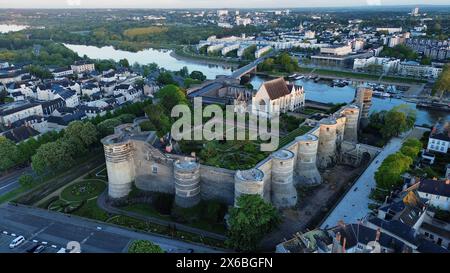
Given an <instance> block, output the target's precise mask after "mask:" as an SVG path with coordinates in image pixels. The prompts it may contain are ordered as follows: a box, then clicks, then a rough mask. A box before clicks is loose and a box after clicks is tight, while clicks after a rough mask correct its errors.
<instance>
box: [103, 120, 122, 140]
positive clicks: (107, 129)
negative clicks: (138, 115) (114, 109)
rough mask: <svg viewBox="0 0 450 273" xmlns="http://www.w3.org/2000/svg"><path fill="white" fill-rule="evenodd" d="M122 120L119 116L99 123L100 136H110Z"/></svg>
mask: <svg viewBox="0 0 450 273" xmlns="http://www.w3.org/2000/svg"><path fill="white" fill-rule="evenodd" d="M120 124H122V122H121V121H120V120H119V119H117V118H110V119H107V120H104V121H102V122H100V123H99V124H97V130H98V132H99V133H100V136H102V137H104V136H108V135H111V134H113V133H114V128H115V127H116V126H119V125H120Z"/></svg>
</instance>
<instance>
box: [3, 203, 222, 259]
mask: <svg viewBox="0 0 450 273" xmlns="http://www.w3.org/2000/svg"><path fill="white" fill-rule="evenodd" d="M98 227H100V229H99V228H98ZM11 233H14V234H16V235H17V236H18V235H22V236H24V237H25V238H26V239H27V242H26V243H25V244H24V247H22V248H17V249H14V250H12V251H11V250H10V249H9V247H8V245H9V242H10V239H11V238H13V237H12V236H10V235H11ZM0 234H1V235H0V253H1V252H17V251H19V252H24V251H25V250H26V249H25V246H26V247H30V246H31V245H32V244H33V243H35V244H36V243H42V242H45V243H47V245H48V246H52V245H53V246H54V247H53V249H54V250H57V249H60V248H61V247H66V246H67V243H68V242H69V241H77V242H79V243H80V245H81V251H82V252H83V253H118V252H119V253H120V252H127V249H128V245H129V244H130V242H131V241H132V240H136V239H143V240H149V241H152V242H154V243H156V244H158V245H160V246H161V247H162V248H163V249H164V250H165V251H167V252H187V251H188V249H193V250H194V252H199V253H214V252H219V251H218V250H216V249H213V248H209V247H206V246H203V245H197V244H192V243H188V242H182V241H178V240H174V239H171V238H167V237H163V236H159V235H156V234H155V235H154V234H148V233H141V232H135V231H132V230H129V229H126V228H120V227H118V226H114V225H109V224H106V223H102V222H97V221H93V220H89V219H85V218H81V217H76V216H69V215H65V214H61V213H57V212H50V211H47V210H43V209H38V208H33V207H27V206H21V205H18V206H15V205H11V204H4V205H2V206H0ZM33 241H35V242H33ZM54 252H56V251H54Z"/></svg>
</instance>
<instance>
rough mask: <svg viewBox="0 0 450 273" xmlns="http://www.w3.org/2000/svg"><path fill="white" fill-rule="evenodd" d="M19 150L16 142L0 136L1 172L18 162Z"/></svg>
mask: <svg viewBox="0 0 450 273" xmlns="http://www.w3.org/2000/svg"><path fill="white" fill-rule="evenodd" d="M18 155H19V150H18V149H17V146H16V144H15V143H14V142H12V141H11V140H9V139H7V138H6V137H4V136H0V172H3V171H6V170H8V169H10V168H12V167H14V166H15V165H16V163H17V158H18Z"/></svg>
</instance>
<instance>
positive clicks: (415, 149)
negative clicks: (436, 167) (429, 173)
mask: <svg viewBox="0 0 450 273" xmlns="http://www.w3.org/2000/svg"><path fill="white" fill-rule="evenodd" d="M421 150H422V142H420V140H418V139H417V138H410V139H408V140H406V141H405V143H403V145H402V148H401V149H400V152H401V153H402V154H404V155H406V156H408V157H410V158H411V159H413V160H414V159H415V158H416V157H417V155H418V154H419V152H420V151H421Z"/></svg>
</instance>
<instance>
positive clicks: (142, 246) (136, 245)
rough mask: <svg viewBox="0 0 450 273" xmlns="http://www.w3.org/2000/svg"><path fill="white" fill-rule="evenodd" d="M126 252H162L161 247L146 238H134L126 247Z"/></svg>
mask: <svg viewBox="0 0 450 273" xmlns="http://www.w3.org/2000/svg"><path fill="white" fill-rule="evenodd" d="M128 253H164V251H163V250H162V248H161V247H160V246H159V245H157V244H154V243H152V242H150V241H147V240H135V241H133V242H132V243H131V245H130V247H129V248H128Z"/></svg>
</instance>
